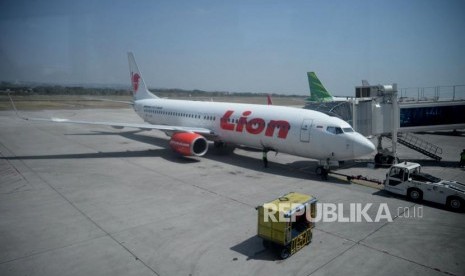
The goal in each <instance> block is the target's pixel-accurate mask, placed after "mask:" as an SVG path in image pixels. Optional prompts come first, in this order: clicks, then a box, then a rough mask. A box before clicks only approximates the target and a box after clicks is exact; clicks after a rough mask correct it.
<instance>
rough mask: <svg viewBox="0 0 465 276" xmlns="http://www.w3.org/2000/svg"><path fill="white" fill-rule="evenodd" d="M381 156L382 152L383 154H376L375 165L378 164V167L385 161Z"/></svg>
mask: <svg viewBox="0 0 465 276" xmlns="http://www.w3.org/2000/svg"><path fill="white" fill-rule="evenodd" d="M381 158H382V154H381V153H377V154H376V155H375V166H376V167H379V166H381V165H382V162H383V161H382V160H381Z"/></svg>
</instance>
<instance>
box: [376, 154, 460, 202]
mask: <svg viewBox="0 0 465 276" xmlns="http://www.w3.org/2000/svg"><path fill="white" fill-rule="evenodd" d="M384 189H385V190H386V191H389V192H391V193H394V194H399V195H404V196H407V197H408V198H409V199H411V200H413V201H421V200H427V201H431V202H435V203H440V204H445V205H446V206H447V207H448V208H450V209H451V210H454V211H460V210H462V209H463V207H464V205H465V184H463V183H459V182H457V181H448V180H442V179H440V178H437V177H434V176H432V175H430V174H427V173H423V172H421V166H420V164H418V163H411V162H402V163H399V164H396V165H393V166H392V167H391V168H390V169H389V171H388V173H387V174H386V179H385V180H384Z"/></svg>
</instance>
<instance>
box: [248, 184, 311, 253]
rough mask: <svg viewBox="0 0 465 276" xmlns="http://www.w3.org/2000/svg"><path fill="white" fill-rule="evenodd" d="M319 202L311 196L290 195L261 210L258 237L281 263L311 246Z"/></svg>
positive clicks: (259, 207)
mask: <svg viewBox="0 0 465 276" xmlns="http://www.w3.org/2000/svg"><path fill="white" fill-rule="evenodd" d="M316 202H317V199H316V198H315V197H313V196H311V195H305V194H300V193H294V192H291V193H288V194H286V195H283V196H282V197H280V198H277V199H275V200H273V201H270V202H267V203H265V204H263V205H262V206H258V207H257V208H256V209H257V210H258V236H259V237H261V238H262V239H263V245H264V246H265V247H266V248H271V249H273V250H274V251H276V252H277V253H278V255H279V256H280V257H281V258H282V259H286V258H288V257H289V256H291V255H292V254H294V253H296V252H297V251H299V250H300V249H302V248H303V247H304V246H305V245H308V244H309V243H310V242H311V240H312V229H313V227H315V223H314V222H313V220H312V218H315V217H316Z"/></svg>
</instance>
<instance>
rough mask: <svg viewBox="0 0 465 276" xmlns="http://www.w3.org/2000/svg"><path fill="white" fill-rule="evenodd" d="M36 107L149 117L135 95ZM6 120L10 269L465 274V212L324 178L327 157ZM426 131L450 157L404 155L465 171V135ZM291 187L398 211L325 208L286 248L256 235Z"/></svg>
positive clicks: (0, 237)
mask: <svg viewBox="0 0 465 276" xmlns="http://www.w3.org/2000/svg"><path fill="white" fill-rule="evenodd" d="M25 114H27V115H28V116H33V117H66V118H71V119H81V120H98V121H121V122H140V121H141V120H140V119H139V118H138V117H137V115H136V114H135V113H134V112H133V111H132V110H130V109H93V110H45V111H37V112H27V113H25ZM0 125H1V130H0V153H1V157H0V183H1V184H0V218H1V219H0V275H186V276H187V275H396V274H398V275H465V258H464V257H463V252H465V235H464V233H465V214H464V213H454V212H451V211H448V210H446V209H444V208H443V207H442V206H440V205H436V204H431V203H426V204H424V205H422V204H416V203H413V202H409V201H407V200H406V199H405V198H402V197H397V196H394V195H391V194H389V193H386V192H384V191H381V190H380V187H368V186H362V185H358V184H350V183H347V182H345V181H341V180H338V179H335V178H332V177H331V178H330V179H329V180H328V181H321V180H320V179H319V177H317V176H316V175H314V174H313V171H314V168H315V167H316V161H314V160H308V159H304V158H300V157H295V156H290V155H286V154H281V153H280V154H277V155H275V154H273V153H270V154H269V161H270V167H269V168H268V169H264V168H263V166H262V163H261V153H260V152H255V151H246V150H244V149H236V151H235V152H234V153H233V154H230V155H218V154H215V153H214V152H209V153H207V155H206V156H205V157H202V158H183V157H179V156H177V155H176V154H174V153H173V152H172V151H171V150H170V149H169V147H168V138H167V137H166V135H165V134H164V133H161V132H158V131H138V130H129V129H122V130H116V129H112V128H109V127H97V126H85V125H65V124H52V123H41V122H31V121H24V120H21V119H19V118H17V117H15V115H14V113H13V112H11V111H1V112H0ZM420 136H421V137H422V138H425V139H426V140H428V141H430V142H432V143H434V144H437V145H439V146H441V147H443V150H444V154H443V161H441V162H440V163H435V162H433V161H429V159H428V158H427V157H424V156H422V155H421V154H419V153H416V152H413V151H411V150H410V149H406V148H404V147H402V146H399V157H400V158H401V160H403V159H408V160H415V161H419V162H421V163H422V164H423V165H424V166H425V168H424V170H425V171H427V172H430V173H432V174H435V175H437V176H439V177H446V178H448V179H451V180H458V181H461V182H463V183H465V172H464V171H463V170H462V169H459V168H457V167H456V164H457V162H458V159H459V154H460V152H461V150H462V148H465V136H464V135H463V134H462V135H461V136H452V135H449V133H445V132H443V133H439V134H421V135H420ZM368 158H370V157H369V156H368V157H367V160H368ZM341 171H342V172H344V173H347V174H353V175H359V174H361V175H366V176H369V177H370V178H377V179H383V178H384V175H385V173H386V171H387V169H386V168H378V169H372V168H368V167H367V162H365V161H363V160H360V161H358V162H355V163H350V164H348V165H347V167H346V168H342V169H341ZM290 191H295V192H301V193H308V194H313V195H315V196H316V197H317V198H318V200H319V202H320V203H336V204H337V203H342V204H344V207H346V208H345V209H344V214H346V215H347V214H348V213H349V210H348V209H349V205H350V203H362V204H368V203H372V204H373V206H380V205H381V204H384V203H386V204H387V205H388V207H389V211H390V213H391V214H392V216H393V221H392V222H387V221H386V220H382V221H380V222H318V223H317V224H316V229H314V233H313V241H312V243H311V244H310V246H307V247H305V248H304V249H302V250H301V251H299V252H297V253H296V254H295V255H293V256H291V257H290V258H289V259H287V260H284V261H282V260H278V259H277V258H276V257H275V256H274V255H273V254H272V253H271V252H269V251H267V250H265V249H264V248H263V246H262V242H261V239H260V238H258V237H257V236H256V230H257V211H256V210H255V207H256V206H257V205H260V204H262V203H264V202H266V201H269V200H272V199H275V198H277V197H279V196H282V195H283V194H286V193H288V192H290ZM420 210H421V214H422V216H421V217H418V216H417V217H413V216H414V215H415V214H416V215H419V212H420ZM377 211H378V208H370V209H369V211H368V212H367V213H368V214H369V215H370V217H373V218H374V217H375V216H376V214H377ZM407 214H409V215H408V216H407Z"/></svg>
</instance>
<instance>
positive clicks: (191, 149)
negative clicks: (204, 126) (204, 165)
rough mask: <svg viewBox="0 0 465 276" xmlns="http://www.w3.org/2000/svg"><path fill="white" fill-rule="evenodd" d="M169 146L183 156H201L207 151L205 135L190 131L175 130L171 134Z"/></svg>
mask: <svg viewBox="0 0 465 276" xmlns="http://www.w3.org/2000/svg"><path fill="white" fill-rule="evenodd" d="M170 147H171V148H172V149H173V150H174V151H175V152H178V153H180V154H182V155H184V156H202V155H204V154H205V153H207V150H208V142H207V139H205V137H203V136H202V135H200V134H197V133H192V132H177V133H175V134H173V135H172V136H171V140H170Z"/></svg>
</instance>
